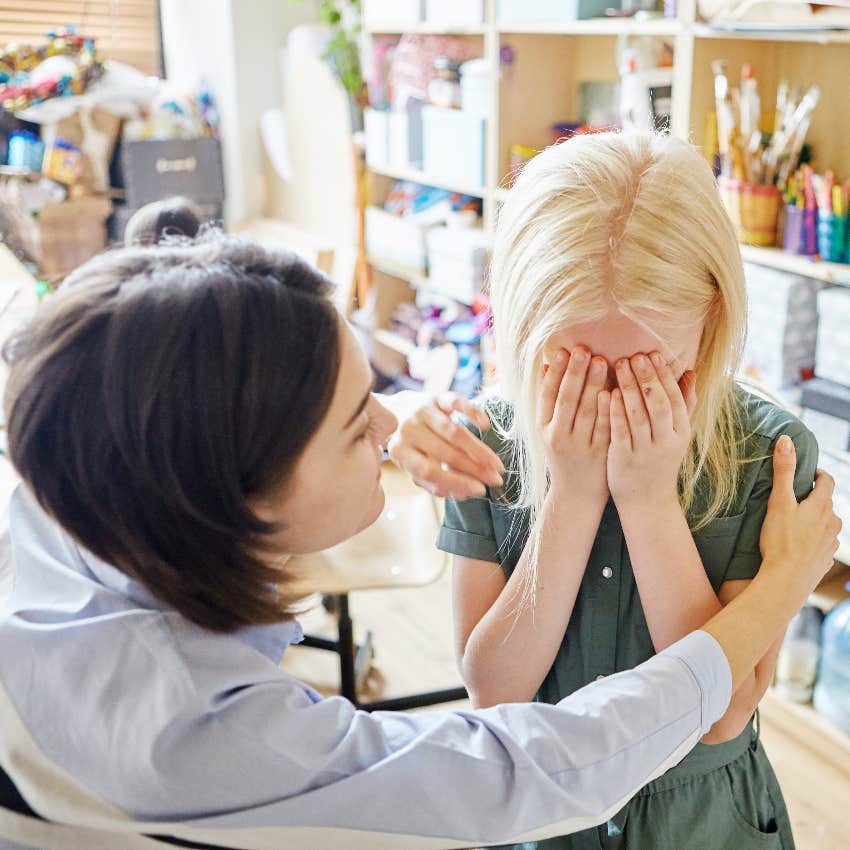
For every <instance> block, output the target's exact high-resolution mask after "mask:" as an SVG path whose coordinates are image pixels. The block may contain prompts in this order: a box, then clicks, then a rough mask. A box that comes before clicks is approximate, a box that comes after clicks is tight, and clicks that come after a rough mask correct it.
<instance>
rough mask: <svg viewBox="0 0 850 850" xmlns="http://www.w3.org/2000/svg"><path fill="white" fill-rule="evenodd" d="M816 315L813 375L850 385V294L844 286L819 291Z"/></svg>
mask: <svg viewBox="0 0 850 850" xmlns="http://www.w3.org/2000/svg"><path fill="white" fill-rule="evenodd" d="M818 314H819V328H818V344H817V353H816V355H815V374H816V375H817V376H818V377H819V378H826V379H827V380H830V381H835V382H836V383H839V384H844V385H845V386H850V333H848V332H847V329H848V328H850V291H848V290H847V289H844V288H843V287H835V288H831V289H823V290H821V292H820V293H818Z"/></svg>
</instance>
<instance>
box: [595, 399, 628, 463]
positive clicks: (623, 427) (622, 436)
mask: <svg viewBox="0 0 850 850" xmlns="http://www.w3.org/2000/svg"><path fill="white" fill-rule="evenodd" d="M600 395H601V393H600ZM610 419H611V445H612V446H617V447H618V448H622V449H628V450H629V451H631V449H632V448H633V445H632V434H631V430H630V429H629V419H628V417H627V416H626V407H625V403H624V402H623V393H622V392H621V391H620V389H619V388H618V387H615V388H614V389H613V390H612V391H611V415H610Z"/></svg>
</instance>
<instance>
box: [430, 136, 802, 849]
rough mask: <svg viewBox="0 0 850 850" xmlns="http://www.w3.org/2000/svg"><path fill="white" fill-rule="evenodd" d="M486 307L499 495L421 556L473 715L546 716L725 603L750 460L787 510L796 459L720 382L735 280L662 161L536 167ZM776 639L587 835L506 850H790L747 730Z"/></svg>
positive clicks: (672, 150)
mask: <svg viewBox="0 0 850 850" xmlns="http://www.w3.org/2000/svg"><path fill="white" fill-rule="evenodd" d="M491 285H492V298H493V312H494V321H495V332H496V344H497V350H498V357H499V364H498V365H499V377H500V389H499V395H498V396H497V397H492V398H490V399H488V400H487V401H486V403H485V410H486V412H487V413H488V414H489V417H490V419H491V421H492V427H491V428H490V429H489V430H488V431H485V432H483V433H482V432H477V431H476V433H479V435H480V436H482V439H483V440H484V442H485V443H486V444H487V445H488V446H489V447H490V448H491V449H493V450H494V451H495V452H496V453H497V454H498V455H499V457H500V459H501V460H502V462H503V463H504V465H505V467H506V469H507V473H506V476H505V482H504V485H503V486H500V487H492V486H491V487H488V488H487V493H486V496H485V497H483V498H474V499H470V500H467V501H463V502H460V501H451V500H450V501H449V502H448V504H447V510H446V518H445V523H444V526H443V528H442V530H441V535H440V542H439V545H440V547H441V548H443V549H445V550H447V551H449V552H451V553H453V554H454V556H455V574H454V575H455V578H454V606H455V635H456V648H457V654H458V659H459V664H460V667H461V671H462V674H463V678H464V681H465V683H466V685H467V687H468V689H469V691H470V694H471V696H472V699H473V701H474V702H475V703H476V704H477V705H479V706H489V705H495V704H497V703H509V702H520V701H526V700H531V699H533V700H537V701H542V702H548V703H555V702H557V701H558V700H559V699H562V698H563V697H564V696H566V695H567V694H569V693H571V692H573V691H575V690H577V689H579V688H581V687H583V686H584V685H586V684H588V683H590V682H592V681H594V680H596V679H601V678H603V677H605V676H608V675H610V674H612V673H615V672H618V671H621V670H625V669H628V668H631V667H634V666H635V665H636V664H639V663H641V662H642V661H645V660H646V659H647V658H649V657H651V656H652V655H654V654H655V653H657V652H660V651H661V650H662V649H664V648H665V647H667V646H669V645H670V644H672V643H674V642H675V641H676V640H678V639H679V638H680V637H682V636H683V635H685V634H687V633H688V632H689V631H691V630H692V629H693V628H694V627H695V626H696V625H698V624H699V623H701V622H703V621H704V620H705V619H706V618H707V617H710V616H712V615H713V614H715V613H717V612H718V611H719V610H721V608H723V607H724V606H726V605H728V604H729V602H730V601H731V600H732V599H733V598H734V597H735V596H737V595H738V594H739V593H741V592H742V591H743V589H744V588H745V587H746V586H747V584H748V583H749V582H750V581H751V580H752V579H753V577H754V576H755V575H756V573H757V572H758V570H759V566H760V564H761V554H760V551H759V536H760V531H761V526H762V523H763V520H764V516H765V512H766V510H767V500H768V496H769V494H770V488H771V484H772V468H771V464H770V460H769V459H770V457H771V454H772V451H773V448H774V445H775V444H776V442H777V441H778V440H779V439H780V438H782V439H783V442H785V441H787V439H788V438H789V437H790V439H791V440H793V443H794V446H795V447H796V451H797V456H798V468H797V476H796V479H795V491H796V493H797V496H798V498H800V497H802V496H803V495H805V494H806V493H807V492H809V490H811V486H812V481H813V478H814V473H815V466H816V459H817V446H816V444H815V441H814V439H813V438H812V436H811V434H810V433H809V432H808V431H807V430H806V429H805V428H804V427H803V426H802V425H801V424H800V423H799V422H798V421H797V420H796V419H794V417H793V416H791V415H790V414H788V413H787V412H786V411H784V410H781V409H779V408H777V407H775V406H774V405H772V404H770V403H768V402H766V401H764V400H762V399H760V398H758V397H756V396H754V395H752V394H750V393H749V392H747V391H745V390H744V389H743V388H742V387H740V386H738V385H737V384H736V382H735V380H734V377H733V376H734V374H735V371H736V368H737V365H738V361H739V358H740V355H741V349H742V346H743V342H744V337H745V323H746V294H745V287H744V275H743V267H742V263H741V257H740V253H739V250H738V246H737V243H736V240H735V234H734V232H733V230H732V226H731V224H730V222H729V219H728V217H727V215H726V213H725V212H724V210H723V208H722V206H721V203H720V199H719V196H718V193H717V190H716V188H715V185H714V182H713V179H712V175H711V172H710V170H709V168H708V166H707V165H706V163H705V162H704V160H703V159H702V158H701V157H700V156H699V154H698V153H697V152H696V151H695V150H694V149H693V148H692V147H690V146H689V145H687V144H686V143H684V142H682V141H678V140H676V139H674V138H671V137H670V136H665V135H657V134H646V133H621V134H616V133H614V134H600V135H593V136H583V137H579V138H575V139H573V140H571V141H568V142H565V143H563V144H560V145H556V146H554V147H552V148H549V149H548V150H546V151H544V152H543V153H541V154H540V155H539V156H538V157H537V158H536V159H534V160H533V161H532V162H531V163H530V164H529V165H528V166H527V167H526V169H525V170H524V172H523V173H522V175H521V177H520V178H519V179H518V181H517V183H516V185H515V186H514V187H513V188H512V189H511V192H510V194H509V197H508V200H507V202H506V203H505V205H504V207H503V209H502V212H501V215H500V219H499V224H498V230H497V234H496V247H495V251H494V258H493V267H492V284H491ZM470 427H471V428H472V429H473V430H475V429H474V426H470ZM783 435H786V436H783ZM740 628H741V630H742V632H743V631H746V630H747V628H748V625H747V623H746V622H741V624H740ZM781 637H782V635H781V634H779V633H777V634H776V640H775V642H774V644H773V646H772V647H771V649H770V650H769V651H768V652H767V654H766V655H765V656H764V657H763V658H762V659H761V661H760V662H759V663H758V664H756V665H755V667H754V668H753V670H752V672H751V674H750V675H749V677H748V678H747V679H746V681H745V682H744V683H743V684H742V685H741V686H740V687H739V688H738V689H737V690H736V692H735V694H734V697H733V699H732V702H731V704H730V707H729V709H728V710H727V712H726V714H725V715H724V716H723V717H722V718H721V719H720V720H719V721H718V722H717V723H715V724H714V726H713V727H712V728H711V730H710V732H709V733H708V734H707V735H706V736H705V737H704V738H703V739H702V742H701V743H700V744H699V745H698V746H697V748H696V749H695V750H694V752H693V753H691V754H690V755H689V756H688V757H687V758H685V759H684V760H683V761H682V762H681V763H680V764H679V765H678V766H677V767H675V768H674V769H673V770H671V771H669V772H668V773H667V774H665V775H664V776H662V777H661V778H660V779H657V780H656V781H654V782H652V783H650V784H649V785H647V786H646V787H645V788H644V789H643V790H642V791H640V792H639V794H638V795H637V796H636V797H634V798H633V799H632V800H631V801H630V802H629V803H628V804H627V805H626V806H625V807H624V808H623V809H622V810H621V811H620V812H619V813H618V814H617V815H615V816H614V817H613V818H612V819H611V820H610V821H609V822H608V823H607V824H605V825H604V826H602V827H600V828H594V829H588V830H585V831H583V832H579V833H576V834H574V835H571V836H565V837H563V838H556V839H550V840H546V841H543V842H540V843H539V844H536V845H528V846H536V847H540V848H544V847H545V848H546V850H550V848H558V850H566V848H569V850H591V848H593V850H598V848H615V847H626V848H629V850H666V849H667V848H669V850H683V848H692V849H693V850H715V849H716V850H731V849H732V848H734V850H747V848H756V847H758V848H765V847H770V848H783V850H790V848H792V847H793V838H792V835H791V829H790V825H789V820H788V814H787V812H786V809H785V804H784V802H783V799H782V795H781V792H780V790H779V787H778V784H777V782H776V778H775V776H774V773H773V770H772V768H771V766H770V763H769V762H768V760H767V756H766V755H765V753H764V749H763V747H762V746H761V744H760V742H759V737H758V732H757V725H754V723H753V717H754V714H755V711H756V708H757V706H758V703H759V700H760V699H761V697H762V696H763V694H764V692H765V689H766V688H767V686H768V684H769V682H770V680H771V677H772V675H773V669H774V665H775V663H776V656H777V652H778V649H779V644H780V641H781Z"/></svg>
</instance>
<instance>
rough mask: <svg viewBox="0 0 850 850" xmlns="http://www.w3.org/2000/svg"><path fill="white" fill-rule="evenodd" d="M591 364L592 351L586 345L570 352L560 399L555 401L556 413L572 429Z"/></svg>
mask: <svg viewBox="0 0 850 850" xmlns="http://www.w3.org/2000/svg"><path fill="white" fill-rule="evenodd" d="M589 365H590V352H589V351H588V350H587V349H586V348H585V347H584V346H581V345H580V346H578V347H576V348H574V349H573V350H572V352H571V353H570V362H569V365H568V366H567V371H566V372H565V373H564V377H563V379H562V380H561V388H560V390H558V400H557V401H556V402H555V415H556V416H557V417H558V418H559V420H560V422H561V424H562V426H563V427H564V428H569V429H572V427H573V423H574V422H575V418H576V412H577V410H578V404H579V399H580V398H581V394H582V390H583V389H584V381H585V378H586V376H587V368H588V366H589Z"/></svg>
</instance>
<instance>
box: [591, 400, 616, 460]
mask: <svg viewBox="0 0 850 850" xmlns="http://www.w3.org/2000/svg"><path fill="white" fill-rule="evenodd" d="M610 442H611V393H609V392H608V390H602V392H600V393H599V394H598V395H597V396H596V424H595V425H594V427H593V439H592V443H593V445H595V446H607V445H608V444H609V443H610Z"/></svg>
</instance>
